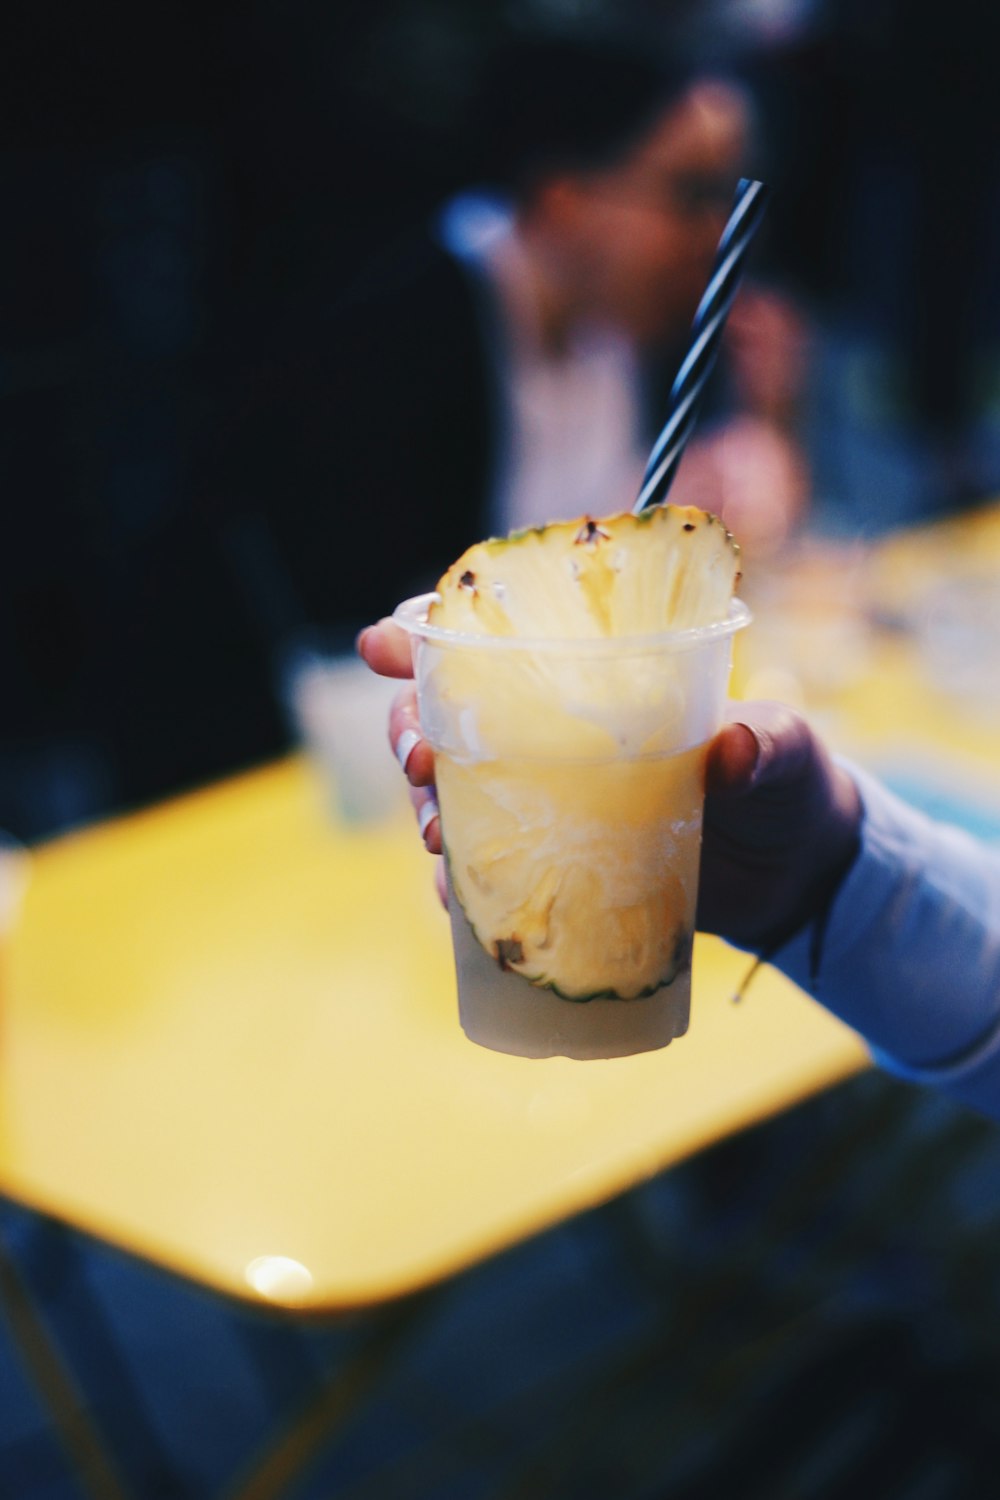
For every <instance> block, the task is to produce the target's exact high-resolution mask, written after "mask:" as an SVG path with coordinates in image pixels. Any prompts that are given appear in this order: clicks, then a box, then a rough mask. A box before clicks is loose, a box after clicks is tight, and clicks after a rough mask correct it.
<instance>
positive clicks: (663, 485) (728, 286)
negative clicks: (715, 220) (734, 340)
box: [634, 177, 770, 515]
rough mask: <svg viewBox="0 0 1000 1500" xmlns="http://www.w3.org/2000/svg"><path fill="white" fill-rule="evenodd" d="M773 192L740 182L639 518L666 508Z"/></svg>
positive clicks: (643, 493) (656, 447) (648, 466)
mask: <svg viewBox="0 0 1000 1500" xmlns="http://www.w3.org/2000/svg"><path fill="white" fill-rule="evenodd" d="M769 193H770V189H769V188H767V187H766V186H765V184H764V183H763V182H755V181H754V180H753V179H752V178H749V177H741V178H740V182H739V186H738V187H737V189H736V201H735V204H734V205H733V211H732V213H731V214H730V216H729V222H728V224H727V225H726V227H725V229H724V230H723V231H722V238H721V240H720V241H719V248H718V250H717V251H716V252H715V264H714V265H713V267H712V274H711V276H710V277H709V279H708V286H707V287H706V288H705V291H704V294H703V296H702V299H701V301H700V302H699V304H698V311H697V312H696V313H695V315H694V322H693V323H692V325H691V345H690V348H689V349H688V352H687V354H686V356H685V358H684V363H683V364H682V365H681V367H680V369H679V370H678V371H677V376H676V379H675V380H674V383H673V386H672V388H671V391H670V408H669V415H668V417H667V420H666V423H665V424H664V427H663V431H662V432H661V433H660V435H659V437H658V438H657V439H656V442H655V443H654V444H653V451H652V452H651V453H650V455H649V462H648V463H647V464H646V472H645V474H644V475H643V476H642V485H641V488H640V490H639V498H638V500H637V501H636V502H635V506H634V512H635V514H636V515H639V514H640V512H641V511H644V510H649V508H650V507H651V506H653V505H662V504H663V503H664V501H665V500H666V498H667V492H668V491H669V489H670V486H671V484H672V483H673V480H674V475H675V474H676V473H677V468H678V465H679V464H680V461H681V459H682V457H683V456H684V447H685V444H686V443H687V440H688V438H689V437H690V436H691V430H692V428H693V427H694V424H695V419H696V417H697V415H698V406H699V404H700V402H701V398H702V395H703V394H704V390H705V386H706V384H707V382H708V377H709V375H711V373H712V369H713V367H714V365H715V360H716V357H717V355H718V353H719V344H720V342H721V339H722V330H723V328H724V327H725V324H726V318H727V317H728V316H729V309H730V308H731V307H732V305H733V298H734V297H735V296H736V293H737V291H738V290H739V285H740V281H741V280H742V277H743V266H744V262H745V261H746V255H747V250H748V249H749V248H750V241H751V240H752V239H753V237H754V235H755V233H756V232H757V229H758V227H759V225H760V221H761V219H762V218H763V217H764V206H765V204H766V203H767V199H768V196H769Z"/></svg>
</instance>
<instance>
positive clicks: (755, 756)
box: [734, 719, 761, 786]
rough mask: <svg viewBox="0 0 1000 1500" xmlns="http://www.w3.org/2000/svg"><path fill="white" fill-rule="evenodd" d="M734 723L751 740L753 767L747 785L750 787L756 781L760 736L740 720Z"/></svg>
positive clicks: (758, 765) (758, 768) (759, 755)
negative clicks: (744, 731) (743, 730)
mask: <svg viewBox="0 0 1000 1500" xmlns="http://www.w3.org/2000/svg"><path fill="white" fill-rule="evenodd" d="M734 722H735V723H737V724H738V725H739V726H740V728H741V729H745V730H746V732H747V734H748V735H749V736H750V738H751V739H752V740H753V765H752V766H751V768H750V779H749V783H748V784H749V785H750V786H753V784H754V782H755V781H756V780H757V772H758V771H759V770H760V757H761V743H760V736H759V735H758V733H757V731H756V729H753V728H751V726H750V725H749V724H744V722H743V720H742V719H736V720H734Z"/></svg>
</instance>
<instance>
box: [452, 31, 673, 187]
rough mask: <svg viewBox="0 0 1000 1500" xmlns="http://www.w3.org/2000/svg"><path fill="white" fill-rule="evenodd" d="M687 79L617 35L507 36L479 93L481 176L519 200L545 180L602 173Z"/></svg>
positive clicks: (655, 53) (652, 52)
mask: <svg viewBox="0 0 1000 1500" xmlns="http://www.w3.org/2000/svg"><path fill="white" fill-rule="evenodd" d="M692 77H693V70H692V69H691V68H690V67H689V66H687V65H686V64H685V63H684V62H683V61H682V60H681V59H680V58H679V57H671V58H667V57H665V56H662V55H660V54H659V53H658V51H657V50H656V49H655V48H653V47H651V46H649V45H648V44H647V45H646V46H645V47H641V46H640V45H639V44H638V43H637V42H636V41H634V40H633V39H632V38H631V37H627V36H623V35H621V34H620V33H614V34H611V35H608V34H606V33H599V32H594V33H590V32H588V33H586V34H583V35H555V36H553V35H537V34H535V35H521V36H514V37H511V38H509V39H508V40H507V41H506V42H505V43H504V44H503V45H502V46H501V47H500V48H499V49H498V50H497V51H496V52H495V53H494V54H493V56H492V57H491V59H490V60H489V61H488V63H487V68H486V75H485V79H484V83H483V87H482V89H481V91H480V98H479V108H478V111H477V114H478V122H479V140H480V144H481V154H482V163H483V176H484V177H486V178H488V179H489V180H491V181H493V182H495V183H498V184H500V185H502V186H504V187H506V188H508V189H510V190H511V191H512V192H514V193H515V194H517V195H519V196H520V195H524V194H526V193H528V192H530V190H531V187H532V186H533V184H534V183H535V182H537V181H538V179H539V178H542V177H545V176H547V175H549V174H550V173H552V172H556V171H560V170H569V171H572V170H587V169H589V168H599V167H602V166H605V165H609V164H611V163H613V162H615V161H617V160H618V159H620V157H622V156H623V155H624V154H625V153H626V152H627V151H628V149H629V147H630V146H631V145H632V144H633V143H634V142H636V141H637V140H639V139H641V137H642V135H643V133H644V131H645V130H646V129H647V128H648V127H649V126H650V125H651V124H652V122H653V120H654V119H655V118H656V117H657V115H659V114H660V113H661V112H662V111H663V110H664V109H666V108H667V107H668V106H669V105H670V103H671V102H672V101H673V100H675V99H676V98H678V97H679V96H680V94H682V93H683V92H684V90H685V88H686V87H687V86H688V85H689V84H690V82H691V81H692Z"/></svg>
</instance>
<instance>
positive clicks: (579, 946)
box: [396, 596, 749, 1058]
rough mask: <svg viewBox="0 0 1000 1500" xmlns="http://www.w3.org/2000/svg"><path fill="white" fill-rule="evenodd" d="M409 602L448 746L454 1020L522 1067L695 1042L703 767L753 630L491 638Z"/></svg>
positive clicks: (434, 738) (423, 694)
mask: <svg viewBox="0 0 1000 1500" xmlns="http://www.w3.org/2000/svg"><path fill="white" fill-rule="evenodd" d="M428 603H429V596H425V597H424V598H423V599H419V600H411V601H408V602H407V603H406V604H405V605H402V606H400V609H399V610H398V611H397V614H396V618H397V619H398V620H399V621H400V622H401V623H402V624H403V625H404V626H405V627H406V628H407V629H408V630H409V631H410V632H411V637H412V639H413V642H414V662H415V672H416V677H417V684H418V691H419V695H420V712H421V721H422V724H423V727H424V732H425V734H426V735H427V737H428V739H429V740H430V742H431V744H432V746H433V747H434V751H435V762H436V772H435V774H436V781H437V790H438V801H439V804H440V809H441V828H442V838H443V842H444V846H445V855H446V860H447V864H448V870H449V889H450V909H451V916H452V930H453V937H454V944H455V956H456V970H457V975H458V990H459V1012H460V1018H461V1022H462V1026H463V1028H464V1030H465V1031H466V1034H467V1035H468V1036H469V1037H470V1038H471V1039H472V1040H474V1041H477V1042H479V1043H480V1044H482V1045H484V1046H488V1047H491V1048H493V1049H495V1050H498V1051H504V1052H512V1053H515V1054H517V1055H520V1056H529V1057H546V1056H552V1055H555V1054H562V1055H566V1056H570V1057H579V1058H592V1057H611V1056H621V1055H627V1054H631V1053H634V1052H640V1051H646V1050H649V1049H651V1048H655V1047H662V1046H665V1045H666V1044H667V1043H668V1042H670V1041H671V1040H672V1039H673V1038H674V1037H677V1036H680V1035H682V1034H683V1032H684V1031H685V1030H686V1029H687V1025H688V1016H689V1007H690V989H691V947H692V941H693V935H694V920H695V906H696V900H697V888H698V862H699V853H700V846H701V825H702V804H703V797H704V764H705V754H706V750H707V746H708V743H709V741H710V739H711V738H712V736H713V734H714V733H715V731H716V730H717V728H718V726H719V724H720V723H721V719H722V711H723V704H724V700H725V692H726V684H727V681H728V673H729V661H730V647H731V638H732V634H733V632H734V631H735V630H737V629H739V628H740V626H741V625H743V624H745V623H746V622H747V620H748V618H749V615H748V612H747V611H746V609H745V607H744V606H743V605H741V604H739V603H737V602H735V601H734V602H733V605H732V607H731V610H730V613H729V617H728V618H727V619H725V620H723V621H718V622H716V623H715V624H713V625H710V626H706V627H704V628H701V629H689V630H682V631H678V632H660V633H658V634H655V635H651V636H649V637H643V638H639V639H634V638H633V639H628V640H615V639H607V640H596V641H595V640H593V639H589V640H583V641H566V640H557V641H551V642H542V641H537V640H536V641H517V640H512V639H510V638H509V637H508V638H503V639H500V640H496V639H493V638H483V637H479V636H473V635H466V636H462V635H458V634H457V633H456V632H454V631H447V630H444V631H442V630H436V629H435V628H434V627H433V626H432V625H429V624H428V623H427V619H426V616H427V608H428Z"/></svg>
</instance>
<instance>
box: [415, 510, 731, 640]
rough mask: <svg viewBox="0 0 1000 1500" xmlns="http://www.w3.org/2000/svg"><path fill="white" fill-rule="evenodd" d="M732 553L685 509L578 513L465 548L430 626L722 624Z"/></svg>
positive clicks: (539, 629) (568, 631)
mask: <svg viewBox="0 0 1000 1500" xmlns="http://www.w3.org/2000/svg"><path fill="white" fill-rule="evenodd" d="M738 580H739V548H738V547H737V545H736V543H735V541H734V540H733V538H732V536H731V535H730V533H729V532H728V531H727V530H726V528H725V527H724V526H723V524H722V522H721V521H719V520H718V519H717V517H715V516H713V515H711V514H710V513H709V512H708V511H704V510H699V509H697V507H695V506H693V505H683V506H682V505H660V506H654V507H652V508H651V509H650V510H647V511H643V513H642V514H641V515H638V516H636V515H632V514H630V513H625V514H623V515H617V516H611V517H609V518H608V519H606V520H601V521H595V520H592V519H591V518H590V517H589V516H583V517H582V518H580V519H579V520H576V521H558V522H554V523H553V524H551V525H549V526H538V527H532V528H529V529H527V530H524V531H515V532H513V533H512V534H511V536H509V537H499V538H498V537H494V538H492V539H491V540H490V541H486V542H478V543H477V544H476V545H475V546H473V547H470V548H469V549H468V550H467V551H466V552H464V553H463V554H462V556H461V557H460V558H459V559H458V561H457V562H456V563H453V564H452V566H451V567H450V568H449V569H448V571H447V573H445V575H444V577H443V578H442V579H441V581H440V583H439V584H438V586H437V594H438V596H439V597H438V599H437V600H436V601H435V602H434V604H432V606H431V609H430V614H429V616H428V618H429V620H430V622H431V623H432V624H434V625H438V626H443V627H444V628H446V629H449V630H458V631H468V632H470V633H471V634H473V635H515V636H519V637H522V638H528V639H532V638H536V639H538V640H552V639H553V638H564V639H567V640H585V639H589V638H590V637H595V636H632V635H647V634H653V633H655V632H657V631H661V630H686V629H688V628H690V627H692V626H697V625H707V624H711V623H712V622H713V621H715V620H724V619H725V618H726V612H727V611H728V609H729V601H730V599H731V598H732V596H733V592H734V590H735V588H736V584H737V582H738Z"/></svg>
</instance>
